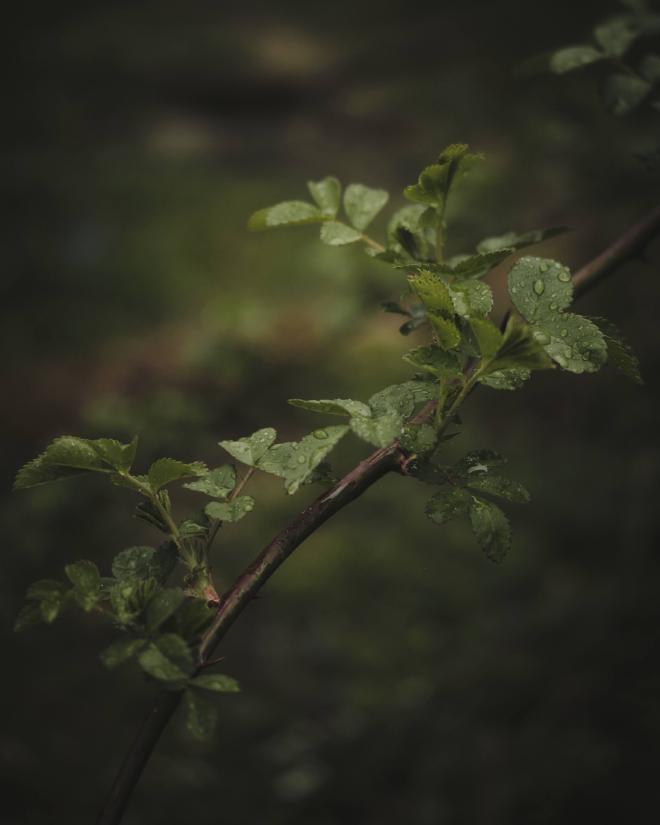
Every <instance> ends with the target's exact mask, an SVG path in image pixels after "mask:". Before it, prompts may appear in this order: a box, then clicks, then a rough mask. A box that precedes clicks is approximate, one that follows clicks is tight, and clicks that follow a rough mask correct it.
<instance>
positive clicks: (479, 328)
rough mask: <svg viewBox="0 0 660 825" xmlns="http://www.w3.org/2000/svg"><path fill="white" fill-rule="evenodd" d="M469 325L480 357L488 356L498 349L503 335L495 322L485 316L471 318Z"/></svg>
mask: <svg viewBox="0 0 660 825" xmlns="http://www.w3.org/2000/svg"><path fill="white" fill-rule="evenodd" d="M470 327H471V329H472V332H473V333H474V337H475V338H476V339H477V344H478V346H479V352H480V353H481V356H482V358H490V357H492V356H493V355H495V353H496V352H497V351H498V350H499V349H500V347H501V346H502V343H503V336H502V333H501V332H500V331H499V329H498V328H497V327H496V326H495V324H493V323H491V321H487V320H486V319H485V318H472V319H471V320H470Z"/></svg>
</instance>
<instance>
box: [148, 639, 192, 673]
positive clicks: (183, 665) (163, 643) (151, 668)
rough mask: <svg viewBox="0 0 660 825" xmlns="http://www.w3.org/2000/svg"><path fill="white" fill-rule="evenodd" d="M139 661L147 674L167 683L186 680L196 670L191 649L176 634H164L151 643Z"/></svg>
mask: <svg viewBox="0 0 660 825" xmlns="http://www.w3.org/2000/svg"><path fill="white" fill-rule="evenodd" d="M138 661H139V663H140V666H141V667H142V669H143V670H144V671H145V672H146V673H148V674H149V675H150V676H153V677H154V679H161V680H162V681H165V682H178V681H183V680H186V679H187V678H188V677H189V676H190V675H191V674H192V672H193V671H194V669H195V666H194V663H193V658H192V654H191V652H190V648H189V647H188V645H187V644H186V642H185V640H184V639H182V638H181V636H178V635H177V634H176V633H164V634H163V635H162V636H159V637H158V639H156V640H154V641H153V642H149V644H148V645H147V646H146V647H145V648H144V650H142V652H141V653H140V655H139V656H138Z"/></svg>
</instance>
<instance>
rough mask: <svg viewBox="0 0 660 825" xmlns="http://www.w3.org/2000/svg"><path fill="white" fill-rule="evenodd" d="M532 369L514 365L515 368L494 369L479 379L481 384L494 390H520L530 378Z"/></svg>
mask: <svg viewBox="0 0 660 825" xmlns="http://www.w3.org/2000/svg"><path fill="white" fill-rule="evenodd" d="M530 375H531V371H530V370H528V369H521V368H519V367H514V368H513V369H506V370H494V371H493V372H490V373H488V375H484V376H483V377H482V378H480V379H479V383H480V384H485V386H487V387H490V388H491V389H493V390H518V389H520V387H522V385H523V384H524V383H525V381H527V380H529V377H530Z"/></svg>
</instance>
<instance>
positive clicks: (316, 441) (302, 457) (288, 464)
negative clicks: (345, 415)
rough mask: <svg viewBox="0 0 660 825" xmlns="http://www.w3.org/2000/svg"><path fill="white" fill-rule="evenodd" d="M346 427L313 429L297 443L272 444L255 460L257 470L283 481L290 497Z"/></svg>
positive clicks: (335, 442)
mask: <svg viewBox="0 0 660 825" xmlns="http://www.w3.org/2000/svg"><path fill="white" fill-rule="evenodd" d="M348 429H349V428H348V427H347V426H339V427H336V426H335V427H324V428H322V429H318V430H314V432H312V433H310V434H309V435H306V436H305V437H304V438H303V439H302V440H301V441H297V442H284V443H282V444H275V445H274V446H273V447H270V448H269V449H268V451H267V452H266V453H265V454H264V455H263V456H262V457H261V458H260V459H259V461H258V462H257V465H256V466H257V467H258V468H259V469H260V470H263V471H264V472H265V473H272V474H273V475H276V476H279V477H280V478H283V479H284V486H285V489H286V491H287V493H289V495H292V494H293V493H295V492H296V491H297V490H298V488H299V487H300V485H301V484H303V483H304V482H305V481H306V480H307V479H308V478H309V477H310V475H311V474H312V473H313V471H314V470H315V468H316V467H317V466H318V465H319V464H320V463H321V462H322V461H323V459H324V458H325V457H326V456H327V455H328V453H329V452H330V451H331V450H332V449H333V448H334V447H335V446H336V445H337V444H338V443H339V441H340V440H341V439H342V438H343V437H344V435H345V434H346V433H347V432H348Z"/></svg>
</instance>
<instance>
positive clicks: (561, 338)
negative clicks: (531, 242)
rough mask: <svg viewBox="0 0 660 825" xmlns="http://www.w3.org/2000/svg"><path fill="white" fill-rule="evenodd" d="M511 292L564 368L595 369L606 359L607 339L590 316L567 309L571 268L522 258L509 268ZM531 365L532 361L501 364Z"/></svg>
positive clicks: (539, 340)
mask: <svg viewBox="0 0 660 825" xmlns="http://www.w3.org/2000/svg"><path fill="white" fill-rule="evenodd" d="M509 292H510V293H511V298H512V301H513V303H514V305H515V306H516V308H517V309H518V310H519V312H520V313H521V314H522V315H523V316H524V317H525V318H526V319H527V320H528V321H529V322H530V323H531V324H532V329H533V332H534V338H535V340H536V341H537V343H538V344H540V345H541V346H542V347H543V348H544V350H545V351H546V352H547V353H548V355H549V356H550V357H551V358H552V359H553V360H554V361H556V363H557V364H559V366H560V367H562V368H563V369H565V370H568V371H569V372H574V373H582V372H596V371H597V370H599V369H600V368H601V367H602V365H603V364H604V363H605V361H606V360H607V347H606V344H605V339H604V338H603V335H602V333H601V331H600V330H599V329H598V327H597V326H596V325H595V324H593V323H592V322H591V321H590V320H589V319H588V318H585V317H583V316H581V315H575V314H573V313H569V312H564V310H565V309H566V307H568V306H570V304H571V301H572V299H573V284H572V281H571V274H570V272H569V270H568V269H567V268H566V267H564V266H562V265H561V264H559V263H557V262H556V261H552V260H547V259H544V258H532V257H526V258H521V259H520V260H519V261H518V262H517V263H516V264H515V266H514V267H513V268H512V269H511V272H509ZM497 366H498V368H500V369H501V368H503V367H504V366H520V367H529V366H530V365H529V364H523V363H514V364H508V365H505V364H498V365H497Z"/></svg>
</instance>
